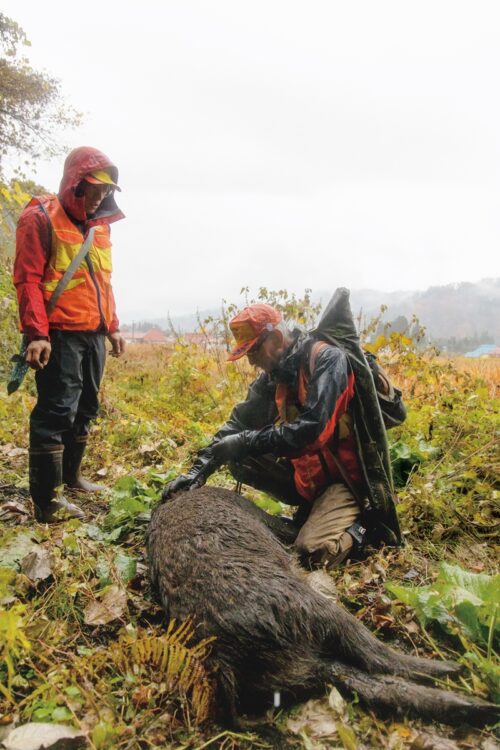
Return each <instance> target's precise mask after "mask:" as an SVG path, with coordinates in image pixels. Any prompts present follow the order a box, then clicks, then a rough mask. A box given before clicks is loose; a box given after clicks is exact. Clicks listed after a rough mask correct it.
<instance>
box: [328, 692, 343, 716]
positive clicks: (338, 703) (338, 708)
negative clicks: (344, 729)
mask: <svg viewBox="0 0 500 750" xmlns="http://www.w3.org/2000/svg"><path fill="white" fill-rule="evenodd" d="M328 705H329V706H330V708H331V709H332V711H333V713H334V714H335V716H337V717H338V718H339V719H344V718H345V717H346V705H347V704H346V702H345V700H344V699H343V698H342V696H341V695H340V693H339V691H338V690H337V688H335V687H333V688H332V689H331V690H330V693H329V695H328Z"/></svg>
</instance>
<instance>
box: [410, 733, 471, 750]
mask: <svg viewBox="0 0 500 750" xmlns="http://www.w3.org/2000/svg"><path fill="white" fill-rule="evenodd" d="M410 748H411V750H460V748H459V747H458V745H457V744H456V742H453V740H448V739H446V737H440V736H439V735H438V734H428V733H426V732H421V733H420V734H417V736H416V737H415V739H414V740H413V742H412V743H411V745H410Z"/></svg>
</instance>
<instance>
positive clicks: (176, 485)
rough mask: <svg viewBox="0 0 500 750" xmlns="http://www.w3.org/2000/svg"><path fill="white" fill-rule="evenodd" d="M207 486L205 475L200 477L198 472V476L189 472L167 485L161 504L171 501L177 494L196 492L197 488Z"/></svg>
mask: <svg viewBox="0 0 500 750" xmlns="http://www.w3.org/2000/svg"><path fill="white" fill-rule="evenodd" d="M204 484H205V478H204V477H203V475H201V476H200V474H198V472H196V475H195V474H194V473H191V472H189V473H188V474H181V475H180V476H178V477H175V479H172V481H171V482H169V483H168V484H167V486H166V487H165V488H164V490H163V492H162V493H161V502H162V503H164V502H165V500H169V499H170V498H171V497H172V496H173V495H175V494H176V493H177V492H186V491H187V490H194V489H195V488H196V487H202V486H203V485H204Z"/></svg>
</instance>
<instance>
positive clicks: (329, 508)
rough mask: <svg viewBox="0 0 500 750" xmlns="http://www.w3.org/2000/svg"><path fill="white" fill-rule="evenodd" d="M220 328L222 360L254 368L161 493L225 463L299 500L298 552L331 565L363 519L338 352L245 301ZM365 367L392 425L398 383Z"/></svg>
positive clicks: (361, 476)
mask: <svg viewBox="0 0 500 750" xmlns="http://www.w3.org/2000/svg"><path fill="white" fill-rule="evenodd" d="M229 326H230V328H231V330H232V333H233V335H234V337H235V339H236V346H235V348H234V349H233V351H232V352H231V354H230V355H229V358H228V359H229V360H233V361H234V360H237V359H239V358H240V357H243V356H245V355H246V356H247V358H248V361H249V362H250V364H251V365H255V366H256V367H258V368H260V369H261V370H263V372H262V374H261V375H260V376H259V377H258V378H257V379H256V380H255V381H254V382H253V383H252V385H251V386H250V390H249V392H248V395H247V398H246V401H244V402H242V403H240V404H237V405H236V406H235V408H234V409H233V411H232V414H231V416H230V418H229V420H228V421H227V422H226V424H225V425H223V427H222V428H221V429H220V430H219V432H217V434H216V435H215V436H214V438H213V440H212V442H211V443H210V444H209V445H208V446H207V447H206V448H204V449H202V450H201V451H199V453H198V456H197V459H196V461H195V463H194V465H193V466H192V468H191V469H190V471H189V472H188V473H187V474H183V475H181V476H179V477H177V478H176V479H174V480H173V481H172V482H170V483H169V484H168V485H167V486H166V487H165V490H164V492H163V499H164V500H167V499H168V498H169V497H171V496H172V495H173V494H174V493H176V492H179V491H185V490H189V489H193V488H195V487H199V486H201V485H202V484H204V483H205V481H206V479H207V477H208V476H210V474H212V473H213V472H214V471H215V470H216V469H217V468H218V466H220V465H221V464H228V466H229V469H230V471H231V473H232V474H233V476H234V477H235V479H237V480H238V481H240V482H242V483H244V484H249V485H251V486H253V487H255V488H256V489H259V490H263V491H264V492H267V493H269V494H271V495H273V496H274V497H276V498H277V499H278V500H281V501H282V502H285V503H288V504H289V505H298V506H299V510H298V512H297V513H296V516H295V518H296V520H297V522H298V523H297V526H298V527H299V528H300V530H298V535H297V538H296V540H295V547H296V549H297V551H298V552H299V554H300V555H301V557H302V558H303V559H304V560H307V561H309V562H311V563H313V564H319V565H326V566H335V565H338V564H340V563H341V562H342V561H344V560H345V559H346V558H347V557H348V556H349V554H350V553H351V550H352V548H353V546H355V545H356V544H358V545H360V546H361V545H362V543H363V537H364V533H365V530H366V529H365V528H364V526H362V525H361V524H360V520H362V521H363V523H365V517H366V518H368V515H367V514H366V513H365V511H366V502H367V501H366V498H367V496H368V492H367V486H366V484H365V471H364V467H363V464H362V459H361V456H360V454H359V452H358V448H357V441H356V436H355V433H354V429H353V418H352V413H351V402H352V399H353V397H354V394H355V388H356V383H355V377H354V374H353V372H352V370H351V367H350V365H349V361H348V358H347V356H346V354H345V353H344V352H343V351H342V350H341V349H340V348H338V347H337V346H333V345H330V344H327V343H325V342H322V341H318V340H317V339H315V338H313V337H312V336H310V335H308V334H304V333H301V332H300V331H298V330H295V331H288V330H287V328H286V326H285V324H284V321H283V319H282V316H281V313H280V312H279V311H278V310H276V309H274V308H273V307H271V306H270V305H265V304H255V305H250V307H247V308H245V309H244V310H242V312H240V313H239V314H238V315H237V316H236V317H234V318H233V319H232V320H231V322H230V324H229ZM374 370H375V379H376V386H377V389H378V391H379V393H382V395H383V396H384V397H385V399H386V408H387V409H388V410H389V411H390V412H391V421H392V424H398V423H401V422H402V421H403V420H404V418H405V415H406V412H405V408H404V405H403V403H402V401H401V393H400V391H397V390H396V389H394V388H392V386H391V385H390V383H389V381H388V380H387V378H386V376H385V374H384V373H383V372H382V370H380V368H377V367H374ZM186 502H189V498H186ZM368 531H372V529H368Z"/></svg>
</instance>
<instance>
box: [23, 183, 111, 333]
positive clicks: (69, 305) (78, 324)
mask: <svg viewBox="0 0 500 750" xmlns="http://www.w3.org/2000/svg"><path fill="white" fill-rule="evenodd" d="M31 203H32V204H33V203H38V204H40V206H41V207H42V210H44V211H45V213H46V214H47V215H48V217H49V219H50V225H51V236H52V243H51V249H50V256H49V260H48V263H47V266H46V268H45V273H44V276H43V279H42V292H43V298H44V300H45V302H46V303H47V302H48V301H49V300H50V298H51V296H52V293H53V292H54V289H55V288H56V286H57V284H58V282H59V280H60V279H61V278H62V276H63V275H64V272H65V271H66V269H67V268H68V266H69V264H70V263H71V261H72V260H73V258H74V257H75V256H76V255H77V254H78V251H79V250H80V248H81V246H82V245H83V242H84V240H85V237H84V235H83V234H82V233H81V232H80V230H79V229H78V228H77V227H76V226H75V225H74V224H73V222H72V221H71V219H70V218H69V216H68V215H67V213H66V212H65V210H64V209H63V207H62V205H61V203H60V202H59V199H58V198H57V196H56V195H45V196H41V197H36V198H33V199H32V201H31ZM87 259H90V262H87ZM91 269H92V270H91ZM111 270H112V266H111V239H110V233H109V226H108V225H107V224H102V225H97V226H96V229H95V233H94V238H93V241H92V244H91V246H90V249H89V251H88V254H87V256H86V258H85V260H83V262H82V263H81V264H80V266H79V268H78V269H77V270H76V271H75V273H74V275H73V277H72V278H71V280H70V281H69V283H68V285H67V287H66V289H65V290H64V291H63V293H62V294H61V296H60V297H59V300H58V302H57V304H56V306H55V308H54V310H53V311H52V313H51V315H50V317H49V323H50V326H51V327H52V328H58V329H62V330H74V331H95V330H97V329H99V328H102V327H104V328H105V329H109V326H110V324H111V322H112V320H113V317H114V314H115V301H114V296H113V290H112V288H111Z"/></svg>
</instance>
